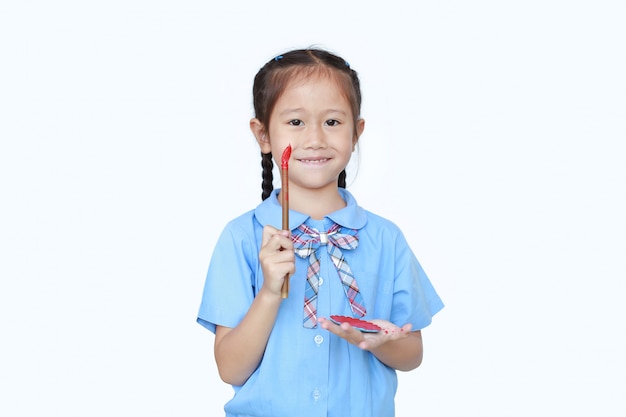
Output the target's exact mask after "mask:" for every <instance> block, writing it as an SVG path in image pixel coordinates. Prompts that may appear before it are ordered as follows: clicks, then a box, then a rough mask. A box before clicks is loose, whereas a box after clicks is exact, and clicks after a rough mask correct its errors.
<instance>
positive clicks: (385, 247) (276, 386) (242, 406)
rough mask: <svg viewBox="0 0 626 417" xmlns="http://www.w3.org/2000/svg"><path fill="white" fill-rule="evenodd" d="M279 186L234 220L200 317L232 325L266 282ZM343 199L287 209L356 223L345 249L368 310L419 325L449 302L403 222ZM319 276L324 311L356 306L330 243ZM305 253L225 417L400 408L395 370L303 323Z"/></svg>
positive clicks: (368, 415) (374, 412) (371, 416)
mask: <svg viewBox="0 0 626 417" xmlns="http://www.w3.org/2000/svg"><path fill="white" fill-rule="evenodd" d="M278 192H279V190H275V191H274V193H273V195H272V196H270V197H269V198H268V199H266V200H265V201H263V202H262V203H261V204H260V205H259V206H258V207H257V208H256V209H254V210H252V211H250V212H248V213H245V214H243V215H241V216H239V217H237V218H236V219H234V220H232V221H231V222H229V223H228V224H227V225H226V227H225V229H224V231H223V232H222V234H221V236H220V238H219V240H218V242H217V244H216V246H215V249H214V252H213V255H212V258H211V262H210V265H209V270H208V274H207V278H206V283H205V288H204V293H203V297H202V302H201V305H200V310H199V313H198V319H197V320H198V323H200V324H201V325H203V326H204V327H206V328H207V329H209V330H210V331H212V332H215V328H216V325H219V326H225V327H235V326H237V324H238V323H239V322H240V321H241V320H242V318H243V317H244V315H245V314H246V312H247V311H248V309H249V307H250V305H251V304H252V301H253V299H254V296H255V294H256V293H257V292H258V290H259V289H260V288H261V286H262V285H263V272H262V270H261V265H260V263H259V259H258V254H259V250H260V245H261V236H262V232H263V226H265V225H268V224H269V225H272V226H274V227H276V228H281V226H280V225H281V219H282V217H281V213H282V211H281V206H280V204H279V202H278V198H277V195H278ZM340 192H341V195H342V197H343V199H344V200H345V201H346V207H345V208H343V209H341V210H338V211H336V212H334V213H332V214H330V215H328V216H327V217H326V218H324V219H323V220H314V219H312V218H310V217H309V216H307V215H305V214H302V213H298V212H295V211H290V215H289V219H290V225H289V226H290V228H291V230H294V229H295V228H297V227H298V226H299V225H300V224H302V223H305V224H306V225H307V226H310V227H314V228H316V229H318V230H320V231H323V230H328V229H329V228H330V226H331V225H332V224H333V222H335V223H338V224H340V225H341V226H344V227H347V228H351V229H357V230H358V238H359V245H358V247H357V248H356V249H354V250H349V251H348V250H344V251H343V254H344V257H345V259H346V261H347V262H348V263H349V265H350V267H351V269H352V272H353V274H354V276H355V278H356V280H357V283H358V285H359V289H360V292H361V294H362V296H363V300H364V304H365V307H366V309H367V315H366V316H365V317H363V319H365V320H371V319H384V320H388V321H390V322H392V323H394V324H396V325H398V326H402V325H404V324H406V323H411V324H412V325H413V330H420V329H422V328H424V327H426V326H427V325H429V324H430V323H431V320H432V317H433V315H434V314H435V313H437V312H438V311H439V310H441V309H442V308H443V303H442V301H441V299H440V298H439V296H438V295H437V293H436V292H435V290H434V288H433V286H432V284H431V282H430V281H429V279H428V277H427V276H426V274H425V273H424V271H423V269H422V267H421V266H420V264H419V262H418V260H417V259H416V257H415V256H414V254H413V252H412V251H411V249H410V248H409V246H408V244H407V242H406V240H405V238H404V236H403V234H402V232H401V231H400V229H399V228H398V227H397V226H396V225H395V224H393V223H392V222H390V221H389V220H386V219H384V218H382V217H380V216H377V215H375V214H373V213H370V212H368V211H366V210H364V209H363V208H361V207H359V206H358V205H357V203H356V200H355V199H354V197H353V196H352V195H351V194H350V193H349V192H348V191H346V190H344V189H340ZM318 258H319V259H320V272H321V277H322V281H321V284H320V287H319V294H318V302H317V312H318V317H329V316H330V315H346V316H350V315H351V310H350V305H349V302H348V301H347V299H346V296H345V294H344V291H343V288H342V284H341V281H340V279H339V277H338V275H337V271H336V269H335V267H334V265H333V263H332V261H331V260H330V257H329V255H328V253H327V251H325V250H320V251H318ZM307 266H308V261H307V260H306V259H302V258H299V257H298V256H296V273H295V274H294V275H293V276H292V277H291V283H290V293H289V297H288V298H286V299H284V300H283V301H282V304H281V306H280V308H279V312H278V316H277V318H276V322H275V324H274V327H273V330H272V333H271V335H270V338H269V340H268V343H267V347H266V350H265V354H264V356H263V359H262V361H261V363H260V364H259V366H258V368H257V369H256V370H255V371H254V373H253V374H252V375H251V376H250V378H249V379H248V380H247V381H246V382H245V383H244V385H243V386H234V387H233V388H234V391H235V395H234V397H233V398H232V399H231V400H230V401H229V402H228V403H227V404H226V406H225V408H224V409H225V411H226V416H228V417H235V416H237V417H244V416H245V417H250V416H259V417H260V416H267V417H281V416H285V417H287V416H288V417H294V416H295V417H328V416H336V417H350V416H354V417H390V416H393V415H394V396H395V393H396V388H397V377H396V371H395V370H394V369H392V368H390V367H388V366H386V365H385V364H383V363H382V362H380V361H379V360H378V359H377V358H376V357H375V356H374V355H373V354H371V353H370V352H367V351H364V350H361V349H359V348H358V347H357V346H354V345H351V344H349V343H348V342H346V341H345V340H343V339H341V338H339V337H337V336H335V335H333V334H331V333H330V332H328V331H326V330H323V329H321V328H320V327H319V326H318V327H317V328H314V329H308V328H305V327H303V325H302V316H303V304H304V290H305V281H306V271H307Z"/></svg>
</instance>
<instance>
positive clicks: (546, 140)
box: [0, 0, 626, 417]
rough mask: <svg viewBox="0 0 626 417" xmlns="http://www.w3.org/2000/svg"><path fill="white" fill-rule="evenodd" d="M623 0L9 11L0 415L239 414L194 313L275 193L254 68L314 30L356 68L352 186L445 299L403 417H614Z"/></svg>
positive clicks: (617, 401) (0, 246) (47, 6)
mask: <svg viewBox="0 0 626 417" xmlns="http://www.w3.org/2000/svg"><path fill="white" fill-rule="evenodd" d="M625 8H626V6H623V2H621V1H602V0H599V1H556V0H543V1H532V0H531V1H524V2H522V1H519V2H510V1H509V2H504V1H486V0H483V1H471V2H470V1H437V2H409V1H406V2H394V1H391V2H387V3H385V4H384V5H383V4H382V3H381V2H380V1H363V0H361V1H336V0H335V1H326V0H320V1H317V2H294V1H290V2H288V1H273V2H253V1H248V2H210V1H190V0H179V1H176V2H174V1H170V2H166V1H145V0H125V1H119V0H117V1H107V2H104V1H89V2H85V1H55V2H51V1H27V0H24V1H7V2H2V5H0V62H1V64H0V139H1V147H0V198H1V204H0V278H1V281H0V282H1V284H0V285H1V288H0V335H1V336H0V337H1V342H0V415H2V416H11V417H13V416H29V417H32V416H59V417H72V416H76V417H84V416H90V417H91V416H152V417H156V416H176V417H179V416H219V415H222V407H223V404H224V403H225V402H226V401H227V400H228V398H229V396H230V393H231V389H230V387H229V386H226V385H224V384H223V383H222V382H221V381H220V380H219V377H218V375H217V373H216V370H215V366H214V363H213V355H212V343H213V337H212V335H211V334H210V333H209V332H208V331H206V330H205V329H203V328H202V327H201V326H199V325H198V324H196V323H195V317H196V312H197V309H198V306H199V302H200V296H201V292H202V286H203V282H204V274H205V272H206V268H207V266H208V262H209V257H210V254H211V251H212V248H213V245H214V243H215V240H216V239H217V236H218V233H219V232H220V231H221V229H222V227H223V226H224V224H225V223H226V221H227V220H229V219H231V218H232V217H234V216H236V215H238V214H240V213H242V212H244V211H247V210H248V209H251V208H252V207H254V206H255V205H256V204H258V203H259V202H260V157H259V151H258V148H257V146H256V143H255V142H254V139H253V137H252V135H251V134H250V132H249V130H248V120H249V119H250V117H251V116H252V107H251V93H250V90H251V86H252V78H253V77H254V74H255V73H256V71H257V70H258V69H259V68H260V66H262V64H263V63H264V62H266V61H267V60H268V59H270V58H272V57H273V56H274V55H276V54H278V53H280V52H283V51H285V50H287V49H290V48H293V47H306V46H310V45H318V46H322V47H326V48H328V49H330V50H332V51H334V52H337V53H339V54H341V55H343V56H344V57H345V58H346V59H347V60H348V61H349V62H350V64H351V65H352V67H353V68H355V69H356V70H357V71H358V72H359V74H360V76H361V81H362V87H363V93H364V104H363V114H362V115H363V117H364V118H365V119H366V130H365V133H364V135H363V136H362V138H361V146H360V150H359V153H358V156H357V157H355V162H357V161H356V160H357V159H358V163H355V164H353V165H351V167H350V171H349V179H348V181H349V189H350V190H351V191H352V192H353V193H354V194H355V195H356V197H357V199H358V201H359V202H360V204H361V205H362V206H364V207H366V208H368V209H370V210H372V211H375V212H378V213H379V214H381V215H383V216H385V217H388V218H390V219H392V220H393V221H395V222H396V223H397V224H398V225H400V226H401V227H402V229H403V230H404V231H405V233H406V235H407V236H408V238H409V241H410V243H411V245H412V247H413V249H414V251H415V252H416V254H417V255H418V258H419V259H420V261H421V262H422V264H423V266H424V268H425V269H426V271H427V273H428V274H429V276H430V277H431V279H432V281H433V282H434V284H435V286H436V288H437V289H438V291H439V292H440V295H441V296H442V298H443V299H444V301H445V303H446V308H445V309H444V310H443V311H442V312H441V313H440V314H439V315H437V316H436V317H435V319H434V322H433V324H432V325H431V326H430V327H428V328H427V329H425V330H424V332H423V335H424V342H425V359H424V363H423V365H422V367H421V368H419V369H418V370H416V371H413V372H410V373H408V374H401V375H400V389H399V392H398V395H397V405H398V413H397V414H398V416H401V417H409V416H411V417H412V416H446V417H450V416H480V417H488V416H494V417H495V416H498V417H500V416H528V415H533V416H568V417H573V416H581V417H582V416H622V417H623V416H624V415H626V400H625V399H624V398H625V397H626V395H625V394H626V377H625V376H624V375H626V359H625V355H624V353H625V352H626V342H625V341H624V339H625V336H626V334H625V333H626V330H625V329H626V326H625V325H624V318H625V317H626V308H625V302H624V298H625V297H626V291H625V289H626V286H625V284H624V282H625V280H626V267H625V265H624V261H625V258H626V256H625V255H626V237H625V236H626V222H625V219H624V218H625V216H624V213H626V202H625V192H624V189H625V187H624V183H625V180H626V169H625V165H626V164H625V163H624V159H625V156H626V155H625V152H624V150H623V145H624V140H625V139H626V123H625V115H626V102H625V100H626V82H625V76H624V74H626V56H625V54H624V51H625V42H624V40H625V39H626V30H625V25H624V21H625V18H626V13H625ZM357 168H358V172H356V171H357Z"/></svg>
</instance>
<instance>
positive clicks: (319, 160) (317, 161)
mask: <svg viewBox="0 0 626 417" xmlns="http://www.w3.org/2000/svg"><path fill="white" fill-rule="evenodd" d="M329 160H330V159H328V158H316V159H298V161H300V162H303V163H305V164H323V163H324V162H327V161H329Z"/></svg>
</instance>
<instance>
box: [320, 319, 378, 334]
mask: <svg viewBox="0 0 626 417" xmlns="http://www.w3.org/2000/svg"><path fill="white" fill-rule="evenodd" d="M330 319H331V320H332V321H334V322H335V323H337V324H341V323H348V324H349V325H350V326H352V327H354V328H355V329H358V330H360V331H362V332H379V331H381V330H382V327H380V326H378V325H376V324H374V323H372V322H371V321H365V320H360V319H355V318H354V317H348V316H330Z"/></svg>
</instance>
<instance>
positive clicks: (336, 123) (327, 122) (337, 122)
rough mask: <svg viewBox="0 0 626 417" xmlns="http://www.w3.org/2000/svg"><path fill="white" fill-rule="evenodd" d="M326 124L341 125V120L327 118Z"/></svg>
mask: <svg viewBox="0 0 626 417" xmlns="http://www.w3.org/2000/svg"><path fill="white" fill-rule="evenodd" d="M326 125H327V126H339V120H335V119H330V120H326Z"/></svg>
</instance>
